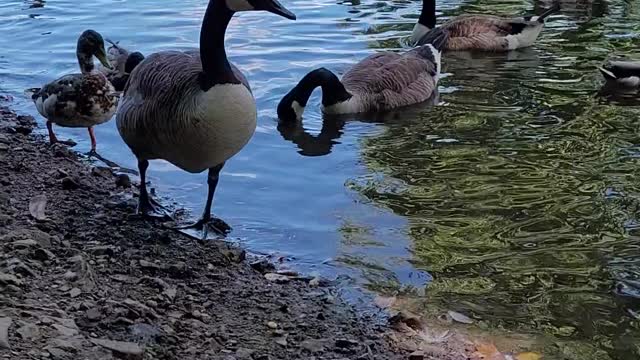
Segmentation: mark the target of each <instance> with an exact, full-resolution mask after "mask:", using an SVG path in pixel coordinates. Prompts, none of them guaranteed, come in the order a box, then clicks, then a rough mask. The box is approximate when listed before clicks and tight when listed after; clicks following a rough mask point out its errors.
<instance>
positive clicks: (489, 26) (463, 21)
mask: <svg viewBox="0 0 640 360" xmlns="http://www.w3.org/2000/svg"><path fill="white" fill-rule="evenodd" d="M559 10H560V5H559V4H558V3H557V2H556V3H554V5H553V6H552V7H551V8H549V9H548V10H546V11H544V12H543V13H542V14H541V15H540V16H524V17H514V18H505V17H499V16H494V15H482V14H467V15H460V16H457V17H454V18H452V19H450V20H449V21H447V22H445V23H443V24H442V25H440V28H442V29H443V30H445V31H446V32H448V34H449V38H448V40H447V43H446V44H445V50H450V51H460V50H480V51H491V52H504V51H509V50H515V49H520V48H524V47H528V46H531V45H533V43H534V42H535V41H536V40H537V39H538V36H539V35H540V32H541V31H542V29H543V27H544V23H545V19H546V18H547V17H549V16H550V15H552V14H554V13H556V12H558V11H559ZM435 26H436V1H435V0H423V1H422V11H421V13H420V17H419V18H418V22H417V23H416V24H415V26H414V28H413V32H412V34H411V42H412V43H413V44H415V45H423V44H425V40H424V39H423V37H424V35H425V34H426V33H427V32H428V31H429V30H431V29H433V28H434V27H435Z"/></svg>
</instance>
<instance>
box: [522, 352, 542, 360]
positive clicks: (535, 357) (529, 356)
mask: <svg viewBox="0 0 640 360" xmlns="http://www.w3.org/2000/svg"><path fill="white" fill-rule="evenodd" d="M515 359H516V360H540V359H542V355H540V354H538V353H534V352H523V353H520V354H518V355H516V356H515Z"/></svg>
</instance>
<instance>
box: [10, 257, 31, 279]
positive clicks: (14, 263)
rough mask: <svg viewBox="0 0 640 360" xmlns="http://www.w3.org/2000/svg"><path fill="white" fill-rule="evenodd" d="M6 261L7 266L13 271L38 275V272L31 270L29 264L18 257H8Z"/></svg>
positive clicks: (25, 274) (27, 274)
mask: <svg viewBox="0 0 640 360" xmlns="http://www.w3.org/2000/svg"><path fill="white" fill-rule="evenodd" d="M7 263H8V264H9V266H8V268H9V269H11V270H13V271H14V272H15V273H18V274H21V275H24V276H31V277H36V276H38V274H37V273H36V272H35V271H33V269H32V268H31V267H29V265H27V264H25V263H24V262H22V261H21V260H20V259H17V258H12V259H9V260H8V261H7Z"/></svg>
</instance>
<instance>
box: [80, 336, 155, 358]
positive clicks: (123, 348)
mask: <svg viewBox="0 0 640 360" xmlns="http://www.w3.org/2000/svg"><path fill="white" fill-rule="evenodd" d="M91 342H92V343H94V344H96V345H98V346H102V347H103V348H105V349H108V350H111V351H112V352H113V353H114V355H118V356H120V357H122V356H125V357H128V358H129V359H142V355H143V354H144V349H142V348H141V347H140V345H138V344H136V343H132V342H126V341H113V340H108V339H91Z"/></svg>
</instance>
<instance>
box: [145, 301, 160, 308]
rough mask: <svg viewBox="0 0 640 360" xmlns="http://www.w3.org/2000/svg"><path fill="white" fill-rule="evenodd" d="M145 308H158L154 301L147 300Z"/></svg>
mask: <svg viewBox="0 0 640 360" xmlns="http://www.w3.org/2000/svg"><path fill="white" fill-rule="evenodd" d="M147 306H148V307H150V308H157V307H158V303H157V302H156V301H154V300H147Z"/></svg>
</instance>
